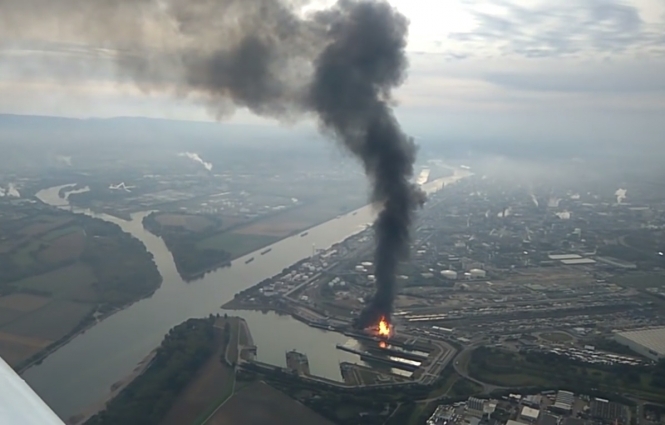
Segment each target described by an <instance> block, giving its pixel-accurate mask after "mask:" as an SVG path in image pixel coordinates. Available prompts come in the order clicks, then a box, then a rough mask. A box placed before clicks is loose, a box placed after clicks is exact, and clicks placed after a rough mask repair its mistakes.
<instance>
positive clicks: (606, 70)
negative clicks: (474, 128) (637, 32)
mask: <svg viewBox="0 0 665 425" xmlns="http://www.w3.org/2000/svg"><path fill="white" fill-rule="evenodd" d="M556 65H557V64H556V63H550V66H549V67H548V66H545V64H543V66H541V67H540V69H539V70H537V71H525V70H519V69H518V70H510V71H493V72H487V73H485V74H484V76H483V78H482V79H483V80H484V81H486V82H488V83H491V84H495V85H497V86H501V87H505V88H508V89H517V90H526V91H537V92H560V93H586V94H602V93H606V94H631V93H644V94H654V95H659V96H661V97H662V96H663V95H664V94H665V61H663V60H660V61H658V60H651V61H648V62H639V63H621V62H617V61H610V62H604V63H582V64H577V66H571V65H570V64H567V67H566V68H564V69H559V70H552V68H555V67H556Z"/></svg>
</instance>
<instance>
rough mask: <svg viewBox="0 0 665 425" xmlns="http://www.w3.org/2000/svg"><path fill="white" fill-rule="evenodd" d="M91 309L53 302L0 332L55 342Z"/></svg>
mask: <svg viewBox="0 0 665 425" xmlns="http://www.w3.org/2000/svg"><path fill="white" fill-rule="evenodd" d="M93 309H94V306H93V305H92V304H84V303H76V302H72V301H65V300H55V301H51V302H50V303H48V304H47V305H46V306H44V307H42V308H40V309H37V310H35V311H33V312H30V313H29V314H26V315H24V316H22V317H21V318H19V319H17V320H15V321H13V322H11V323H10V324H7V325H5V326H3V327H2V328H1V329H0V330H2V331H3V332H7V333H11V334H13V335H20V336H26V337H31V338H40V339H46V340H50V341H57V340H58V339H60V338H62V337H64V336H65V335H67V334H68V333H69V332H70V331H71V330H72V329H73V328H75V327H76V326H77V325H78V324H79V323H80V322H81V320H82V319H83V318H85V317H86V316H87V315H88V314H89V313H90V312H91V311H92V310H93Z"/></svg>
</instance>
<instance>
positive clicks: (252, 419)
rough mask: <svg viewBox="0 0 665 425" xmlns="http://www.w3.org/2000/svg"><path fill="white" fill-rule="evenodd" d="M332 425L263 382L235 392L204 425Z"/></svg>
mask: <svg viewBox="0 0 665 425" xmlns="http://www.w3.org/2000/svg"><path fill="white" fill-rule="evenodd" d="M265 423H271V424H275V425H290V424H308V425H332V422H330V421H328V420H327V419H325V418H323V417H321V416H319V415H318V414H316V413H315V412H313V411H312V410H310V409H309V408H307V407H305V406H304V405H303V404H301V403H299V402H297V401H296V400H294V399H292V398H291V397H289V396H287V395H286V394H284V393H283V392H281V391H279V390H276V389H274V388H272V387H271V386H269V385H268V384H266V383H265V382H256V383H253V384H251V385H249V386H247V387H245V388H243V389H242V390H241V391H239V392H238V393H236V394H235V395H234V396H233V397H231V399H230V400H229V401H228V402H227V403H226V404H224V406H223V407H222V408H221V409H220V410H218V411H217V413H215V415H214V416H213V417H211V418H210V420H208V422H206V424H205V425H233V424H245V425H261V424H265Z"/></svg>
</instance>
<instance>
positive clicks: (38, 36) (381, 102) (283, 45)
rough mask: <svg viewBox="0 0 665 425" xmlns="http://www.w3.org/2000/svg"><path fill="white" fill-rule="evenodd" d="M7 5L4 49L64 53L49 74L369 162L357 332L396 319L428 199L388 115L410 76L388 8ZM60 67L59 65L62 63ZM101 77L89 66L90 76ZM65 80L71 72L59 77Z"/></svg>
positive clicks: (169, 1)
mask: <svg viewBox="0 0 665 425" xmlns="http://www.w3.org/2000/svg"><path fill="white" fill-rule="evenodd" d="M306 3H307V1H306V0H290V1H289V0H21V1H17V0H0V10H1V11H2V13H0V40H2V43H0V60H2V58H3V55H2V53H3V49H5V50H7V49H8V48H12V49H16V48H17V47H18V48H21V49H30V51H32V52H33V53H34V52H39V51H43V50H50V51H53V50H54V49H55V48H57V50H58V51H59V52H60V53H61V56H56V58H59V59H53V56H52V55H48V56H47V59H43V60H44V61H45V62H44V64H43V66H44V67H46V66H48V67H49V69H56V70H57V69H61V68H64V69H66V70H70V69H72V68H71V66H69V65H70V62H72V61H74V62H77V63H79V66H77V67H75V68H74V69H76V70H78V72H81V70H83V73H85V71H86V70H87V69H88V68H89V67H91V66H92V65H90V64H94V63H102V62H104V61H106V62H112V63H114V64H116V65H117V67H116V68H115V69H116V71H117V74H116V75H114V78H116V79H127V78H130V79H131V81H133V82H135V83H137V84H138V85H139V86H140V87H142V88H144V89H145V90H147V91H152V90H159V91H172V92H173V93H174V94H177V95H179V96H183V97H188V98H190V99H193V100H194V101H201V102H204V103H205V104H206V105H207V106H209V107H210V108H211V110H212V112H213V113H214V114H215V115H217V116H218V117H219V116H222V115H225V114H228V113H230V112H231V111H233V109H234V108H235V107H245V108H248V109H250V110H251V111H253V112H255V113H256V114H259V115H263V116H271V117H276V118H278V119H293V118H296V117H299V116H303V115H309V114H311V113H314V114H316V117H317V118H318V120H319V122H320V124H321V127H322V129H323V130H324V131H325V132H326V133H329V134H330V135H332V136H333V137H334V139H336V140H338V141H339V142H340V143H342V144H343V145H344V146H345V147H346V148H347V149H348V150H349V151H351V152H352V153H353V154H354V155H356V156H357V157H358V158H359V159H360V160H361V161H362V163H363V165H364V167H365V171H366V173H367V175H368V177H369V179H370V181H371V184H372V198H373V199H372V200H373V201H374V203H375V204H378V205H380V207H381V211H380V213H379V216H378V219H377V221H376V223H375V231H376V241H377V246H376V255H375V267H376V272H375V274H376V279H377V291H376V294H375V296H374V297H373V298H372V300H371V302H370V303H369V304H368V307H367V308H366V309H365V311H364V312H363V313H362V314H361V317H360V318H359V320H358V323H357V324H358V325H359V326H361V327H365V326H368V325H371V324H374V323H376V322H377V321H378V320H379V318H380V317H381V316H385V317H386V318H387V319H389V318H390V314H391V313H392V305H393V300H394V297H395V288H396V281H395V275H396V267H397V265H398V263H399V262H400V261H401V260H403V259H404V258H405V257H406V255H407V253H408V243H409V230H410V224H411V220H412V216H413V214H414V211H415V209H416V208H417V207H418V206H419V205H420V204H421V203H422V202H423V200H424V196H423V195H422V193H421V192H420V191H419V190H418V189H417V188H416V187H415V186H414V185H413V184H411V183H410V179H411V177H412V174H413V163H414V161H415V154H416V147H415V145H414V143H413V140H412V139H410V138H408V137H407V136H406V135H405V134H404V133H403V132H402V130H401V129H400V126H399V124H398V123H397V120H396V119H395V116H394V115H393V112H392V109H391V103H392V99H391V91H392V89H393V88H395V87H397V86H399V85H400V84H401V83H402V82H403V80H404V78H405V71H406V68H407V60H406V56H405V52H404V49H405V46H406V36H407V29H408V22H407V20H406V19H405V18H404V17H403V16H402V15H400V14H399V13H398V12H397V11H396V10H395V9H394V8H392V7H391V6H390V5H389V4H388V3H386V2H385V1H383V0H376V1H371V0H365V1H362V0H339V1H338V2H337V4H335V5H334V6H332V7H331V8H330V9H327V10H325V11H319V12H316V13H310V14H306V13H304V12H303V10H302V7H303V6H305V5H306ZM63 58H64V59H63ZM93 67H94V66H93ZM57 73H58V74H60V75H62V74H66V73H67V72H66V71H65V72H63V71H62V70H61V71H60V72H57Z"/></svg>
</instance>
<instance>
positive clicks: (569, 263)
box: [561, 258, 596, 266]
mask: <svg viewBox="0 0 665 425" xmlns="http://www.w3.org/2000/svg"><path fill="white" fill-rule="evenodd" d="M561 262H562V263H563V264H565V265H567V266H575V265H580V264H596V260H592V259H591V258H572V259H569V260H561Z"/></svg>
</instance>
